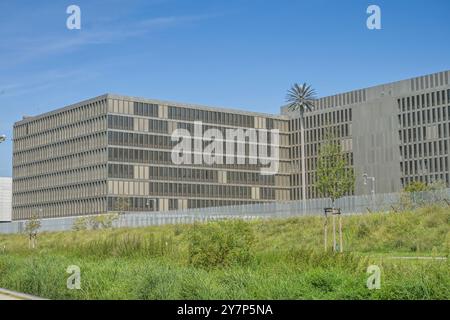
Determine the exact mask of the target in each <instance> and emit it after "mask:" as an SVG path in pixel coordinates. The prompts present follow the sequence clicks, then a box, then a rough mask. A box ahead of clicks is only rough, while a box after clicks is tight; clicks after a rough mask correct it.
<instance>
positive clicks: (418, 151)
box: [400, 140, 448, 160]
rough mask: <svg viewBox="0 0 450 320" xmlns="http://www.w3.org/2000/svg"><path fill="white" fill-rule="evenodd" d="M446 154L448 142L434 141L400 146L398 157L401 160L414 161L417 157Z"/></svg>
mask: <svg viewBox="0 0 450 320" xmlns="http://www.w3.org/2000/svg"><path fill="white" fill-rule="evenodd" d="M444 154H448V141H443V140H440V141H434V142H425V143H417V144H413V145H406V146H400V155H402V156H403V159H405V160H406V159H415V158H417V157H419V158H421V157H428V156H440V155H444Z"/></svg>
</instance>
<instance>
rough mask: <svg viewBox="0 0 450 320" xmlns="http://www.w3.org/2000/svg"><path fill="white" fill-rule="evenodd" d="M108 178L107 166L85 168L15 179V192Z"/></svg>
mask: <svg viewBox="0 0 450 320" xmlns="http://www.w3.org/2000/svg"><path fill="white" fill-rule="evenodd" d="M106 178H107V177H106V165H99V166H94V167H85V168H80V169H75V170H68V171H63V172H52V173H49V174H42V175H39V176H34V177H26V178H14V184H13V192H14V193H16V192H24V191H29V190H36V189H39V188H49V187H57V186H64V185H70V184H79V183H85V182H90V181H94V180H106Z"/></svg>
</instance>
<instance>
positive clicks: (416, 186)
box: [403, 181, 430, 192]
mask: <svg viewBox="0 0 450 320" xmlns="http://www.w3.org/2000/svg"><path fill="white" fill-rule="evenodd" d="M403 190H404V191H405V192H422V191H429V190H430V187H429V186H428V185H427V184H426V183H425V182H422V181H413V182H411V183H410V184H408V185H407V186H406V187H405V188H404V189H403Z"/></svg>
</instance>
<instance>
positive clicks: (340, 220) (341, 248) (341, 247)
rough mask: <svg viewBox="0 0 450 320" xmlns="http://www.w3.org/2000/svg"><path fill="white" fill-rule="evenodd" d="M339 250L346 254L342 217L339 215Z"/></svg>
mask: <svg viewBox="0 0 450 320" xmlns="http://www.w3.org/2000/svg"><path fill="white" fill-rule="evenodd" d="M339 249H340V251H341V253H342V252H344V247H343V240H342V217H341V215H339Z"/></svg>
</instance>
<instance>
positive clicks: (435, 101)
mask: <svg viewBox="0 0 450 320" xmlns="http://www.w3.org/2000/svg"><path fill="white" fill-rule="evenodd" d="M446 96H447V97H446ZM447 103H450V89H448V90H447V94H446V91H445V90H441V91H435V92H431V93H424V94H420V95H416V96H412V97H406V98H401V99H397V104H398V109H399V111H400V112H408V111H410V110H415V109H419V108H429V107H435V106H439V105H441V104H447Z"/></svg>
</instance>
